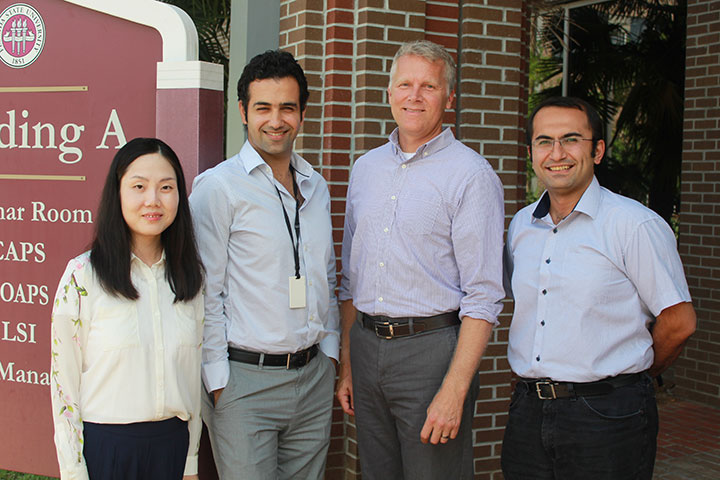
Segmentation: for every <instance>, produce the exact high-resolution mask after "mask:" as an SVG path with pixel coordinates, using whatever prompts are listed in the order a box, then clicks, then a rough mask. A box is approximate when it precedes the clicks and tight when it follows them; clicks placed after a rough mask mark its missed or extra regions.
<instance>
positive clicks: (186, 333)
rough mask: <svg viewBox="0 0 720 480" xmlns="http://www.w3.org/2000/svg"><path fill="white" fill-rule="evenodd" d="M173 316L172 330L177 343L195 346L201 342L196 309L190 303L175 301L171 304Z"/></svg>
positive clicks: (199, 319)
mask: <svg viewBox="0 0 720 480" xmlns="http://www.w3.org/2000/svg"><path fill="white" fill-rule="evenodd" d="M173 309H174V311H175V318H173V319H171V321H172V322H173V323H174V325H173V327H174V328H172V330H173V331H174V332H175V338H176V339H177V344H178V345H182V346H189V347H196V346H198V345H200V343H201V342H202V338H201V333H200V327H199V325H198V323H199V322H200V321H201V320H202V319H201V318H198V314H197V313H196V309H195V308H194V306H193V304H192V303H186V302H176V303H174V304H173Z"/></svg>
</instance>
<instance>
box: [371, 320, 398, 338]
mask: <svg viewBox="0 0 720 480" xmlns="http://www.w3.org/2000/svg"><path fill="white" fill-rule="evenodd" d="M374 326H375V335H377V336H378V337H380V338H384V339H385V340H390V339H392V338H393V337H394V336H395V332H394V330H393V324H392V323H391V322H375V325H374ZM378 327H388V328H389V329H390V336H387V335H380V332H378Z"/></svg>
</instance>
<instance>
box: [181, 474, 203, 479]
mask: <svg viewBox="0 0 720 480" xmlns="http://www.w3.org/2000/svg"><path fill="white" fill-rule="evenodd" d="M183 480H199V477H198V476H197V475H183Z"/></svg>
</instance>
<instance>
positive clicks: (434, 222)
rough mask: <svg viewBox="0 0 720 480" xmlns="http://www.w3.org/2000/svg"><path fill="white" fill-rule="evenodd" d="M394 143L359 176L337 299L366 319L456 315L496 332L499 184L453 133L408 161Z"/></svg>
mask: <svg viewBox="0 0 720 480" xmlns="http://www.w3.org/2000/svg"><path fill="white" fill-rule="evenodd" d="M397 135H398V133H397V130H395V131H394V132H393V133H392V134H391V135H390V142H389V143H387V144H385V145H383V146H381V147H379V148H376V149H374V150H371V151H370V152H368V153H366V154H365V155H363V156H362V157H360V158H359V159H358V160H357V161H356V162H355V165H354V167H353V170H352V176H351V179H350V187H349V189H348V197H347V204H346V214H345V234H344V237H343V249H342V265H343V269H342V281H341V288H340V294H339V297H340V299H341V300H347V299H350V298H352V300H353V304H354V305H355V307H356V308H357V309H358V310H360V311H361V312H364V313H367V314H370V315H386V316H390V317H405V316H419V317H427V316H431V315H436V314H439V313H444V312H449V311H453V310H457V309H459V310H460V318H462V317H464V316H470V317H472V318H478V319H483V320H486V321H488V322H490V323H493V324H495V323H497V316H498V315H499V313H500V311H501V310H502V304H501V301H502V299H503V297H504V292H503V289H502V237H503V226H504V211H503V191H502V185H501V183H500V180H499V178H498V176H497V175H496V174H495V172H494V171H493V169H492V167H491V166H490V164H489V163H488V162H487V160H485V159H484V158H483V157H481V156H480V155H479V154H478V153H476V152H475V151H473V150H472V149H470V148H468V147H466V146H465V145H463V144H462V143H460V142H459V141H457V140H456V139H455V137H454V136H453V133H452V131H451V130H450V129H446V130H444V131H443V132H442V133H441V134H440V135H438V136H437V137H435V138H433V139H432V140H431V141H429V142H428V143H426V144H424V145H422V146H421V147H420V148H419V149H418V150H417V152H415V155H413V156H411V157H410V158H409V159H406V158H405V156H403V153H402V151H401V149H400V146H399V144H398V140H397Z"/></svg>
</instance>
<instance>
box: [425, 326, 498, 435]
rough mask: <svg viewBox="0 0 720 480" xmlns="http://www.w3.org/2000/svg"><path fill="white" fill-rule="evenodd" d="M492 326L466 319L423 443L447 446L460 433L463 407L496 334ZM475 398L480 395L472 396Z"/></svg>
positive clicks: (429, 410)
mask: <svg viewBox="0 0 720 480" xmlns="http://www.w3.org/2000/svg"><path fill="white" fill-rule="evenodd" d="M492 327H493V326H492V324H491V323H488V322H486V321H485V320H482V319H475V318H471V317H467V316H466V317H463V319H462V325H461V326H460V333H459V335H458V343H457V347H456V348H455V354H454V355H453V359H452V362H450V367H449V368H448V372H447V374H445V378H444V379H443V383H442V385H441V386H440V389H439V390H438V392H437V393H436V394H435V398H433V400H432V402H430V406H429V407H428V408H427V418H426V419H425V424H424V425H423V428H422V430H421V431H420V441H422V442H423V443H428V442H430V443H432V444H433V445H437V444H438V443H447V442H448V441H450V440H451V439H453V438H455V437H456V436H457V434H458V431H459V430H460V421H461V420H462V413H463V405H464V403H465V396H466V395H467V393H468V390H469V388H470V385H471V382H472V380H473V377H474V376H475V375H476V374H477V370H478V365H480V359H481V358H482V355H483V352H484V351H485V347H486V346H487V343H488V340H490V335H491V334H492ZM471 395H473V398H475V397H474V396H475V395H477V392H472V393H471Z"/></svg>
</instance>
